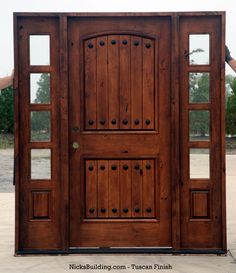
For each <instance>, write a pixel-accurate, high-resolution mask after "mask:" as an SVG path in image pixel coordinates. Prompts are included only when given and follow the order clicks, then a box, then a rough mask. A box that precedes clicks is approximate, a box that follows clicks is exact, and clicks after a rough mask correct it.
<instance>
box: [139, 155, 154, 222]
mask: <svg viewBox="0 0 236 273" xmlns="http://www.w3.org/2000/svg"><path fill="white" fill-rule="evenodd" d="M154 168H155V165H154V160H143V164H142V170H143V191H142V192H143V217H145V218H148V217H154V216H155V203H154V200H155V196H154V195H155V192H156V191H155V184H154V183H155V176H154V175H155V170H154Z"/></svg>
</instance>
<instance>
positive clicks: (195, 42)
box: [189, 34, 210, 65]
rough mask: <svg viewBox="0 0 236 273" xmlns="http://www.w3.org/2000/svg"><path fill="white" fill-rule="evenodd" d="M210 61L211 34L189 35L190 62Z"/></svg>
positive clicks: (205, 63) (197, 63)
mask: <svg viewBox="0 0 236 273" xmlns="http://www.w3.org/2000/svg"><path fill="white" fill-rule="evenodd" d="M209 63H210V35H209V34H190V35H189V64H190V65H207V64H209Z"/></svg>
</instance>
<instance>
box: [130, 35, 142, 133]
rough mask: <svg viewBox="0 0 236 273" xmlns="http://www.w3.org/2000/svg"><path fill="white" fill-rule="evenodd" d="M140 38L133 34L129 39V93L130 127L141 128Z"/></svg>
mask: <svg viewBox="0 0 236 273" xmlns="http://www.w3.org/2000/svg"><path fill="white" fill-rule="evenodd" d="M142 47H143V43H142V38H140V37H137V36H133V37H131V39H130V48H131V52H130V59H131V60H130V62H131V64H130V70H131V71H130V74H131V75H130V93H131V106H130V107H131V119H130V121H131V128H132V129H141V128H142V113H143V109H142V100H143V98H142V79H143V75H142V74H143V73H142V72H143V71H142V63H143V56H142Z"/></svg>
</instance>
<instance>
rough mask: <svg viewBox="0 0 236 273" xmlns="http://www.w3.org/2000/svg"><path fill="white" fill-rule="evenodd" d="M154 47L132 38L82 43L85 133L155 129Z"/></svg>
mask: <svg viewBox="0 0 236 273" xmlns="http://www.w3.org/2000/svg"><path fill="white" fill-rule="evenodd" d="M156 46H157V45H156V41H155V40H154V39H153V38H146V37H144V36H140V35H133V34H109V35H99V36H97V37H94V36H93V37H92V38H89V39H85V40H83V50H84V92H85V96H84V98H85V104H84V105H85V121H84V123H85V129H86V130H108V129H113V130H119V129H120V130H153V129H155V116H154V109H155V80H154V79H155V77H154V70H155V59H156V57H155V48H156Z"/></svg>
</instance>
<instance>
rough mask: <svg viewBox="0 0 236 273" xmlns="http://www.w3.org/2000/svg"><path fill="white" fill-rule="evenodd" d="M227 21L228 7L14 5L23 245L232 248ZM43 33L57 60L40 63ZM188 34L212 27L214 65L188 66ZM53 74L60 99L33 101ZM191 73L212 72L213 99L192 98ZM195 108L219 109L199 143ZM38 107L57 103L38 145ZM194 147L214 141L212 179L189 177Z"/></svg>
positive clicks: (209, 30)
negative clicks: (43, 175) (39, 171)
mask: <svg viewBox="0 0 236 273" xmlns="http://www.w3.org/2000/svg"><path fill="white" fill-rule="evenodd" d="M224 24H225V13H224V12H188V13H181V12H179V13H171V12H167V13H15V14H14V28H15V42H14V43H15V73H16V77H15V80H14V88H15V89H18V90H19V91H18V92H17V90H16V92H15V124H14V126H15V155H14V158H15V159H14V160H15V164H14V165H15V170H14V177H15V182H16V245H15V250H16V252H17V253H20V251H21V250H24V251H27V250H54V251H58V250H61V251H64V252H66V251H68V249H70V248H71V247H72V248H79V247H172V248H173V249H174V250H179V249H180V250H181V249H209V250H212V251H214V250H217V249H218V250H220V249H222V250H224V251H226V225H225V159H224V110H223V109H224V92H223V90H224V66H223V63H224V27H225V26H224ZM31 33H34V34H38V35H40V34H49V35H50V36H51V65H50V66H30V65H29V40H28V36H29V34H31ZM188 33H211V50H210V52H211V65H210V66H209V65H199V66H196V65H195V66H189V65H188V60H187V58H186V57H185V55H184V50H188ZM114 41H115V42H114ZM101 42H102V43H101ZM89 44H92V45H93V46H89ZM42 72H47V73H50V74H51V95H52V97H51V99H52V103H51V104H49V105H46V104H42V105H36V104H35V105H33V104H31V105H30V104H29V102H30V99H29V93H30V92H29V91H30V90H29V86H30V85H29V78H30V77H29V75H30V73H42ZM189 72H209V73H210V74H211V77H210V78H211V82H210V86H211V96H210V98H211V101H210V103H205V104H197V103H194V104H193V103H192V104H189V103H188V73H189ZM212 90H214V92H212ZM190 110H198V111H201V110H209V111H210V121H211V137H210V141H209V142H206V141H189V133H188V127H189V114H188V112H189V111H190ZM31 111H50V112H51V117H52V119H51V128H52V138H51V141H50V142H30V118H29V117H30V112H31ZM19 113H20V114H19ZM114 120H115V122H114ZM91 121H92V123H91ZM74 142H77V143H78V148H77V149H74V148H73V146H72V144H73V143H74ZM190 148H209V149H210V152H211V153H210V165H211V170H210V179H200V178H198V179H189V149H190ZM31 149H51V154H52V164H51V166H52V169H51V179H50V180H43V179H37V180H34V181H32V180H31V179H30V150H31ZM91 165H92V166H93V170H89V167H90V166H91ZM137 165H139V166H138V167H137ZM114 166H116V168H114ZM147 166H148V167H147ZM101 167H102V168H101ZM124 167H125V168H124ZM135 208H136V209H137V208H138V209H139V211H138V210H135ZM91 209H93V210H91ZM102 209H105V210H102ZM114 209H115V210H114Z"/></svg>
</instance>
